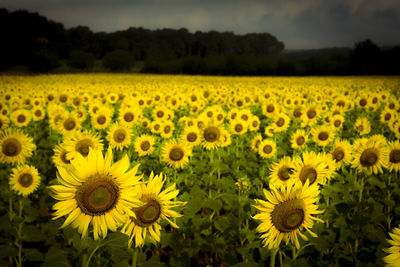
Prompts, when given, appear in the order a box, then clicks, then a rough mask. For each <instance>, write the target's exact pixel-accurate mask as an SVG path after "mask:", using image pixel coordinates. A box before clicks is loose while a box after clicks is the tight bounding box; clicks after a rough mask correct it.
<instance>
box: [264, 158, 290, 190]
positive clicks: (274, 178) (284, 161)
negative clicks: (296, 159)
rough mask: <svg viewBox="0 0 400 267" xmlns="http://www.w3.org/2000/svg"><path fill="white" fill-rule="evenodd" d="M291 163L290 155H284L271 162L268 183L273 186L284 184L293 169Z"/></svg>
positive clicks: (288, 179)
mask: <svg viewBox="0 0 400 267" xmlns="http://www.w3.org/2000/svg"><path fill="white" fill-rule="evenodd" d="M293 167H294V166H293V163H292V159H291V158H290V157H287V156H284V157H283V158H281V159H280V160H279V161H278V162H275V163H273V165H272V168H271V173H270V175H269V177H270V178H271V180H270V181H269V183H270V184H272V185H274V186H275V187H280V186H284V185H285V184H287V183H288V182H289V181H291V180H290V175H291V174H292V171H293Z"/></svg>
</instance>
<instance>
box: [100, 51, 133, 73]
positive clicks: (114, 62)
mask: <svg viewBox="0 0 400 267" xmlns="http://www.w3.org/2000/svg"><path fill="white" fill-rule="evenodd" d="M133 63H134V59H133V57H132V55H131V54H130V53H129V52H128V51H126V50H115V51H112V52H109V53H107V54H106V55H105V56H104V58H103V65H104V67H105V68H107V69H108V70H111V71H129V70H130V68H131V67H132V66H133Z"/></svg>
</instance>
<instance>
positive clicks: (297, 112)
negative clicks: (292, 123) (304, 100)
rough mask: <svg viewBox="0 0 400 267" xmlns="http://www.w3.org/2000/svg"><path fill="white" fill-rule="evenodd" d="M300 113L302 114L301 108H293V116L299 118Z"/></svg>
mask: <svg viewBox="0 0 400 267" xmlns="http://www.w3.org/2000/svg"><path fill="white" fill-rule="evenodd" d="M301 115H302V113H301V110H300V109H295V110H294V111H293V116H294V117H295V118H300V117H301Z"/></svg>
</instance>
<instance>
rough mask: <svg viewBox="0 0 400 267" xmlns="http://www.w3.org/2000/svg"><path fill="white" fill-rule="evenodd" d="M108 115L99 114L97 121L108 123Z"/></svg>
mask: <svg viewBox="0 0 400 267" xmlns="http://www.w3.org/2000/svg"><path fill="white" fill-rule="evenodd" d="M106 120H107V119H106V117H105V116H104V115H100V116H98V117H97V123H98V124H104V123H106Z"/></svg>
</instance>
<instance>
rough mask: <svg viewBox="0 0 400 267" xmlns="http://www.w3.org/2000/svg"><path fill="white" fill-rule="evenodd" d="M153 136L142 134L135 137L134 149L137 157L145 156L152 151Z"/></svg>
mask: <svg viewBox="0 0 400 267" xmlns="http://www.w3.org/2000/svg"><path fill="white" fill-rule="evenodd" d="M154 143H155V140H154V137H153V136H151V135H147V134H142V135H141V136H139V137H137V138H136V139H135V151H136V152H137V153H138V154H139V157H143V156H147V155H150V154H151V153H153V151H154Z"/></svg>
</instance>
